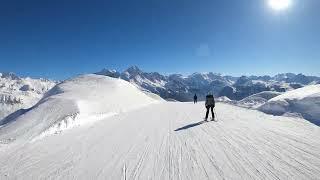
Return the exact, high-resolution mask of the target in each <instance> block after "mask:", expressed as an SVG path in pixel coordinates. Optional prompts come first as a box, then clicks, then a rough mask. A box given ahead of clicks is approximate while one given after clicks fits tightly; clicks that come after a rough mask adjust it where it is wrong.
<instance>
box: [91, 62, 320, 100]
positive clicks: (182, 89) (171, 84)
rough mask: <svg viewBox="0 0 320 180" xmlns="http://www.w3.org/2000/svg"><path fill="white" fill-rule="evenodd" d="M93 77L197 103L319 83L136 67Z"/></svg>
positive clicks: (298, 76) (291, 76)
mask: <svg viewBox="0 0 320 180" xmlns="http://www.w3.org/2000/svg"><path fill="white" fill-rule="evenodd" d="M95 74H98V75H105V76H109V77H114V78H121V79H123V80H126V81H129V82H131V83H133V84H135V85H136V86H138V87H139V88H140V89H142V90H144V91H149V92H152V93H155V94H158V95H160V96H161V97H162V98H164V99H167V100H177V101H182V102H183V101H191V100H192V99H193V96H194V94H197V96H198V99H199V100H204V98H205V96H206V95H207V94H208V93H212V94H213V95H215V96H217V97H221V96H226V97H228V98H229V99H231V100H242V99H244V98H246V97H248V96H250V95H253V94H257V93H260V92H264V91H274V92H286V91H289V90H293V89H298V88H301V87H304V86H306V85H312V84H319V83H320V77H316V76H306V75H303V74H294V73H284V74H277V75H275V76H241V77H233V76H227V75H221V74H218V73H212V72H209V73H193V74H191V75H188V76H184V75H181V74H171V75H162V74H160V73H157V72H144V71H142V70H141V69H139V68H138V67H137V66H132V67H129V68H128V69H126V70H125V71H123V72H119V71H116V70H109V69H102V70H101V71H99V72H97V73H95Z"/></svg>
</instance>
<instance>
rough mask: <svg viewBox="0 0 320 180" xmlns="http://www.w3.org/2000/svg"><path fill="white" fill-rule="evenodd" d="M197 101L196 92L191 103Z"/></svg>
mask: <svg viewBox="0 0 320 180" xmlns="http://www.w3.org/2000/svg"><path fill="white" fill-rule="evenodd" d="M197 102H198V97H197V94H194V96H193V103H194V104H196V103H197Z"/></svg>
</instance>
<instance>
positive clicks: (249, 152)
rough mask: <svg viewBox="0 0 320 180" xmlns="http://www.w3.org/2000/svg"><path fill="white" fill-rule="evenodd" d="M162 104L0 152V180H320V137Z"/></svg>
mask: <svg viewBox="0 0 320 180" xmlns="http://www.w3.org/2000/svg"><path fill="white" fill-rule="evenodd" d="M216 111H217V113H218V118H219V119H218V121H216V122H208V123H202V122H201V121H202V119H201V117H203V116H204V113H205V112H204V107H203V103H199V104H196V105H193V104H191V103H166V102H165V103H160V104H152V105H150V106H148V107H144V108H141V109H137V110H134V111H130V112H127V113H121V114H117V115H115V116H112V117H108V118H106V119H105V120H101V121H97V122H95V123H93V124H90V125H88V126H80V127H77V128H73V129H70V130H68V131H65V132H64V133H62V134H57V135H52V136H48V137H44V138H42V139H39V140H37V141H34V142H25V143H23V144H21V143H12V144H9V145H5V144H2V145H0V179H130V180H131V179H183V180H185V179H186V180H187V179H320V178H319V177H320V141H319V138H320V130H319V127H318V126H315V125H313V124H311V123H309V122H308V121H305V120H302V119H299V118H289V117H275V116H270V115H266V114H263V113H261V112H258V111H255V110H248V109H244V108H240V107H235V106H232V105H227V104H222V103H218V104H217V109H216Z"/></svg>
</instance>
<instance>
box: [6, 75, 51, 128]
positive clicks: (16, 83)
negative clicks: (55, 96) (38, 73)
mask: <svg viewBox="0 0 320 180" xmlns="http://www.w3.org/2000/svg"><path fill="white" fill-rule="evenodd" d="M55 83H56V82H54V81H50V80H45V79H32V78H28V77H27V78H20V77H18V76H16V75H15V74H13V73H0V125H1V121H2V119H3V118H4V117H6V116H7V115H9V114H11V113H13V112H15V111H17V110H19V109H27V108H30V107H32V106H33V105H34V104H36V103H37V102H38V101H39V100H40V99H41V98H42V96H43V94H44V93H45V92H47V91H48V90H49V89H51V88H52V87H53V86H54V85H55Z"/></svg>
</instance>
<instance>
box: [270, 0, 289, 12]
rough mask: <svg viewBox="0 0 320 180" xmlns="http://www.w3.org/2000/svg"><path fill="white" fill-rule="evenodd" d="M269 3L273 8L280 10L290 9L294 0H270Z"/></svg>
mask: <svg viewBox="0 0 320 180" xmlns="http://www.w3.org/2000/svg"><path fill="white" fill-rule="evenodd" d="M268 4H269V6H270V7H271V8H272V9H273V10H276V11H280V10H286V9H288V8H289V7H290V6H291V4H292V0H268Z"/></svg>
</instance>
